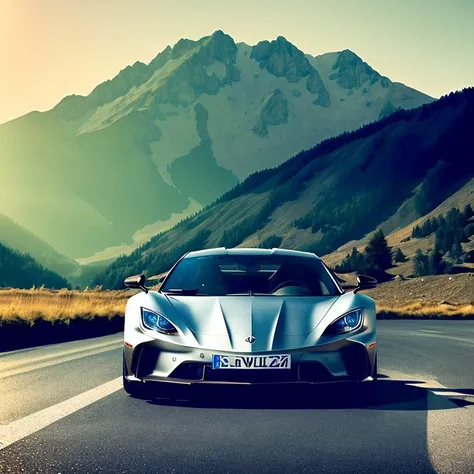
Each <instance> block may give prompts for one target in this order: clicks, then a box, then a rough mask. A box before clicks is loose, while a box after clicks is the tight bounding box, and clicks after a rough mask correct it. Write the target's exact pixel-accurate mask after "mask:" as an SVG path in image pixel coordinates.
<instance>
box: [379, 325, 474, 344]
mask: <svg viewBox="0 0 474 474" xmlns="http://www.w3.org/2000/svg"><path fill="white" fill-rule="evenodd" d="M393 334H397V335H400V336H403V337H407V336H411V337H419V336H423V337H432V338H438V339H451V340H452V341H456V342H464V343H467V344H472V345H474V338H472V337H471V338H469V337H459V336H449V335H447V334H443V333H441V334H435V333H433V332H431V333H428V332H421V329H419V330H417V331H416V332H415V331H392V335H393ZM382 337H387V335H386V334H384V335H383V336H382Z"/></svg>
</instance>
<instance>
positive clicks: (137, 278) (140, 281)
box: [123, 273, 148, 293]
mask: <svg viewBox="0 0 474 474" xmlns="http://www.w3.org/2000/svg"><path fill="white" fill-rule="evenodd" d="M145 281H146V276H145V275H144V274H143V273H140V275H133V276H129V277H128V278H125V280H124V282H123V283H124V285H125V286H126V287H127V288H135V289H137V290H142V291H144V292H145V293H148V289H147V287H146V286H145Z"/></svg>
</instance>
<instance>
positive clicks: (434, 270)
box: [428, 250, 443, 275]
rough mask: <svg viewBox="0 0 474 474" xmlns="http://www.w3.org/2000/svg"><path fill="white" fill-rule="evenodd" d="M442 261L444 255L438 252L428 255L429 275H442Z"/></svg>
mask: <svg viewBox="0 0 474 474" xmlns="http://www.w3.org/2000/svg"><path fill="white" fill-rule="evenodd" d="M442 261H443V257H442V255H441V254H440V253H439V252H437V251H436V250H432V251H431V252H430V254H429V255H428V273H429V274H430V275H437V274H438V273H442V268H441V263H442Z"/></svg>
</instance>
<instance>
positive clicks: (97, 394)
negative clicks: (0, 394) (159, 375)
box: [0, 377, 122, 450]
mask: <svg viewBox="0 0 474 474" xmlns="http://www.w3.org/2000/svg"><path fill="white" fill-rule="evenodd" d="M121 388H122V377H118V378H116V379H114V380H111V381H110V382H107V383H105V384H103V385H100V386H99V387H96V388H93V389H92V390H89V391H87V392H84V393H81V394H80V395H77V396H75V397H72V398H70V399H69V400H66V401H64V402H61V403H58V404H56V405H53V406H51V407H49V408H45V409H44V410H41V411H38V412H36V413H33V414H32V415H28V416H26V417H25V418H22V419H21V420H16V421H13V422H12V423H10V424H8V425H5V426H0V450H2V449H4V448H6V447H7V446H9V445H10V444H13V443H15V442H16V441H19V440H21V439H23V438H25V437H26V436H29V435H31V434H33V433H36V432H37V431H39V430H41V429H43V428H46V427H47V426H49V425H51V424H52V423H54V422H56V421H58V420H60V419H62V418H64V417H66V416H68V415H70V414H72V413H74V412H76V411H78V410H80V409H81V408H84V407H86V406H88V405H91V404H92V403H94V402H97V401H98V400H100V399H102V398H104V397H107V396H108V395H111V394H112V393H114V392H117V391H118V390H120V389H121Z"/></svg>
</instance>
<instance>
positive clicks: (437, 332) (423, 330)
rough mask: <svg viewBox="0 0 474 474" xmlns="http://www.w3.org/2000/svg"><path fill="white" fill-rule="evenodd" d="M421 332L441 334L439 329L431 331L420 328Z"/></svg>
mask: <svg viewBox="0 0 474 474" xmlns="http://www.w3.org/2000/svg"><path fill="white" fill-rule="evenodd" d="M420 331H421V332H431V333H433V334H443V333H442V332H441V331H433V330H431V329H420Z"/></svg>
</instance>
